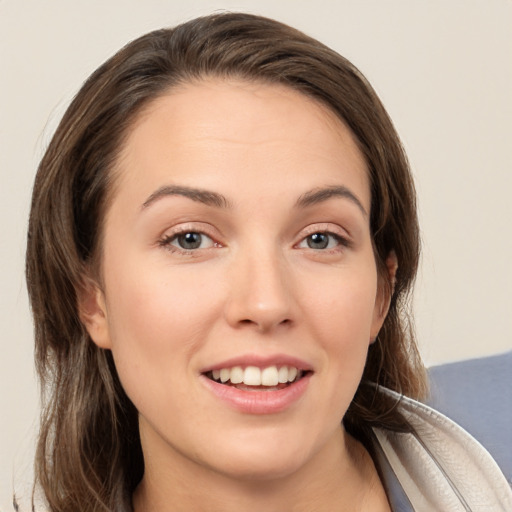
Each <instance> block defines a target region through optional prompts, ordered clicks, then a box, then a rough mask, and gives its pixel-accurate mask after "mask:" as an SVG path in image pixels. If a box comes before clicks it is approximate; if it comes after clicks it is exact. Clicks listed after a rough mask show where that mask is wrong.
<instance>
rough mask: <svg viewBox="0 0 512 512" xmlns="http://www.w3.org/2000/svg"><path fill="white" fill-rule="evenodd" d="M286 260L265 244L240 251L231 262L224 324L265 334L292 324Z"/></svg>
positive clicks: (273, 248) (276, 249)
mask: <svg viewBox="0 0 512 512" xmlns="http://www.w3.org/2000/svg"><path fill="white" fill-rule="evenodd" d="M287 267H288V265H287V263H286V258H285V257H284V255H283V254H282V252H281V251H280V250H279V248H278V247H277V246H276V245H275V244H272V243H269V241H268V240H266V241H264V242H262V243H254V244H250V246H246V247H241V248H240V249H239V250H238V251H237V254H236V256H235V257H234V261H233V262H232V267H231V273H230V274H231V275H230V297H229V300H228V304H227V305H226V314H227V318H228V321H229V322H230V323H231V324H233V325H237V326H240V325H242V324H244V325H245V324H250V325H254V326H256V327H257V328H258V330H259V331H266V330H269V329H271V328H273V327H275V326H277V325H280V324H284V323H288V322H290V321H291V320H292V318H291V317H292V299H293V297H292V293H291V283H290V275H289V274H290V273H289V269H288V268H287Z"/></svg>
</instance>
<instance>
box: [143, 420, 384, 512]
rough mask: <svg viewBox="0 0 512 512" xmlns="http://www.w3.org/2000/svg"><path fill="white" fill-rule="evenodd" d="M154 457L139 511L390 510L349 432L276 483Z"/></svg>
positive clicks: (363, 452) (370, 464)
mask: <svg viewBox="0 0 512 512" xmlns="http://www.w3.org/2000/svg"><path fill="white" fill-rule="evenodd" d="M148 455H149V454H146V453H145V459H146V460H150V461H151V463H150V464H148V463H146V468H145V473H144V478H143V480H142V481H141V483H140V484H139V486H138V487H137V489H136V491H135V493H134V496H133V504H134V510H135V512H143V511H147V510H151V511H152V512H177V511H182V510H194V511H197V512H213V511H219V512H220V511H222V512H239V511H240V510H243V511H244V512H260V511H261V510H265V511H267V512H278V511H282V510H293V511H294V512H309V511H311V510H315V511H317V512H332V511H333V510H336V511H340V512H343V511H347V512H348V511H350V512H355V511H359V510H372V511H376V512H381V511H382V512H388V511H389V510H390V509H389V505H388V502H387V498H386V495H385V492H384V489H383V487H382V484H381V482H380V480H379V477H378V474H377V471H376V469H375V466H374V465H373V461H372V459H371V457H370V456H369V454H368V452H367V451H366V450H365V448H364V447H363V446H362V445H361V444H360V443H359V442H358V441H356V440H355V439H353V438H352V437H350V436H349V435H348V434H347V433H346V432H345V431H344V430H343V429H340V431H339V432H337V433H336V435H334V436H333V438H332V440H331V441H330V442H329V443H327V444H326V445H325V446H324V448H323V449H322V450H321V451H320V452H319V453H318V454H316V455H315V456H314V457H313V458H312V459H311V460H310V461H309V462H308V463H307V464H306V465H304V466H303V467H301V468H300V469H298V470H297V471H294V472H293V473H291V474H287V475H285V476H281V477H278V478H272V479H264V478H259V479H242V478H236V477H233V475H226V474H221V473H218V472H215V471H213V470H212V469H211V468H207V467H204V466H201V465H198V464H196V463H195V462H192V461H190V460H188V459H187V460H182V463H180V464H176V461H173V464H169V465H168V466H164V465H163V464H162V462H163V461H162V460H159V457H153V456H151V457H148ZM152 455H154V454H152Z"/></svg>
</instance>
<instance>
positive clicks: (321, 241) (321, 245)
mask: <svg viewBox="0 0 512 512" xmlns="http://www.w3.org/2000/svg"><path fill="white" fill-rule="evenodd" d="M328 245H329V237H328V236H327V235H325V234H324V233H314V234H313V235H311V236H309V237H308V247H309V248H310V249H325V248H326V247H327V246H328Z"/></svg>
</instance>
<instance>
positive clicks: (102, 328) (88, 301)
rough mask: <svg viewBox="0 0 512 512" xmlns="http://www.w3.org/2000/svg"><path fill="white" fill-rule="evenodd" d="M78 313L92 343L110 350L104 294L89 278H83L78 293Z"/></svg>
mask: <svg viewBox="0 0 512 512" xmlns="http://www.w3.org/2000/svg"><path fill="white" fill-rule="evenodd" d="M78 313H79V316H80V320H81V322H82V324H83V325H84V326H85V328H86V329H87V332H88V333H89V336H90V337H91V339H92V341H94V343H95V344H96V345H98V347H100V348H105V349H110V348H111V343H110V333H109V328H108V318H107V308H106V302H105V294H104V293H103V291H102V290H101V287H100V286H99V284H98V283H97V282H96V281H95V280H94V279H92V278H90V277H85V278H84V280H83V282H82V285H81V287H80V290H79V292H78Z"/></svg>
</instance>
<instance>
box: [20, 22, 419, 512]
mask: <svg viewBox="0 0 512 512" xmlns="http://www.w3.org/2000/svg"><path fill="white" fill-rule="evenodd" d="M206 77H221V78H229V77H236V78H238V79H244V80H250V81H258V82H264V83H270V84H281V85H284V86H286V87H290V88H292V89H294V90H296V91H299V92H300V93H302V94H304V95H306V96H308V97H311V98H314V99H315V100H317V101H319V102H320V103H322V104H323V105H325V106H327V107H328V108H329V109H330V110H331V111H333V112H334V113H335V114H336V115H337V116H338V117H339V118H340V119H341V120H342V121H343V122H344V123H345V124H346V125H347V126H348V127H349V128H350V129H351V130H352V132H353V134H354V135H355V138H356V140H357V143H358V145H359V148H360V150H361V152H362V154H363V155H364V157H365V159H366V163H367V167H368V173H369V179H370V183H371V216H370V227H371V233H372V237H373V246H374V252H375V259H376V262H377V268H378V273H379V277H380V279H379V281H380V285H381V286H382V287H384V290H385V292H386V293H388V294H389V295H392V298H391V303H390V308H389V313H388V315H387V318H386V320H385V322H384V325H383V327H382V330H381V332H380V334H379V338H378V340H377V341H376V342H375V343H373V344H372V345H371V346H370V348H369V353H368V359H367V362H366V366H365V369H364V375H363V382H362V383H361V385H360V387H359V389H358V391H357V393H356V395H355V397H354V400H353V402H352V404H351V406H350V408H349V410H348V412H347V413H346V416H345V418H344V423H345V426H346V428H347V429H348V430H349V431H350V432H352V433H354V434H355V435H362V434H363V433H364V432H365V431H367V430H368V429H369V428H371V427H373V426H378V427H382V428H387V429H394V430H400V429H404V428H406V425H404V421H403V419H402V418H401V416H400V414H399V412H398V410H397V409H396V407H394V405H396V404H393V403H389V401H388V400H386V399H385V398H384V397H382V396H381V395H379V394H378V387H379V386H386V387H388V388H391V389H393V390H396V391H398V392H399V393H403V394H406V395H409V396H411V397H419V396H421V395H422V393H423V392H424V391H425V378H424V370H423V366H422V364H421V361H420V358H419V355H418V351H417V348H416V345H415V342H414V337H413V333H412V329H411V328H410V321H409V315H408V306H409V303H410V300H409V299H408V294H409V291H410V289H411V285H412V283H413V280H414V277H415V274H416V270H417V265H418V257H419V237H418V225H417V214H416V204H415V191H414V185H413V182H412V178H411V174H410V170H409V165H408V162H407V159H406V156H405V154H404V151H403V148H402V146H401V143H400V140H399V138H398V136H397V133H396V131H395V129H394V127H393V124H392V122H391V120H390V118H389V116H388V115H387V113H386V111H385V109H384V107H383V106H382V104H381V102H380V100H379V99H378V97H377V95H376V93H375V92H374V90H373V89H372V87H371V86H370V85H369V83H368V82H367V80H366V79H365V78H364V76H363V75H362V74H361V73H360V72H359V71H358V69H357V68H355V67H354V66H353V65H352V64H351V63H350V62H349V61H348V60H346V59H345V58H343V57H342V56H340V55H339V54H338V53H336V52H335V51H333V50H331V49H329V48H328V47H326V46H324V45H323V44H321V43H320V42H318V41H316V40H315V39H312V38H310V37H308V36H306V35H305V34H303V33H301V32H299V31H297V30H295V29H293V28H291V27H288V26H286V25H284V24H281V23H279V22H276V21H273V20H270V19H267V18H263V17H259V16H254V15H249V14H237V13H223V14H214V15H211V16H206V17H201V18H197V19H194V20H192V21H189V22H187V23H184V24H182V25H179V26H177V27H175V28H171V29H163V30H157V31H154V32H151V33H149V34H146V35H144V36H142V37H140V38H138V39H136V40H134V41H133V42H131V43H129V44H128V45H127V46H125V47H124V48H122V49H121V50H120V51H119V52H118V53H117V54H115V55H114V56H113V57H111V58H110V59H109V60H107V61H106V62H105V63H104V64H103V65H102V66H101V67H99V68H98V69H97V70H96V71H95V72H94V73H93V74H92V75H91V76H90V77H89V79H88V80H87V81H86V82H85V83H84V85H83V86H82V88H81V89H80V91H79V92H78V93H77V95H76V96H75V98H74V99H73V101H72V103H71V104H70V106H69V108H68V109H67V111H66V113H65V114H64V116H63V118H62V120H61V122H60V124H59V126H58V128H57V130H56V132H55V134H54V136H53V138H52V140H51V142H50V144H49V147H48V149H47V151H46V153H45V155H44V157H43V158H42V161H41V163H40V165H39V168H38V171H37V176H36V180H35V184H34V189H33V197H32V206H31V213H30V220H29V229H28V242H27V258H26V276H27V283H28V290H29V296H30V301H31V307H32V313H33V317H34V322H35V358H36V365H37V371H38V374H39V377H40V380H41V383H42V403H43V408H42V414H41V426H40V433H39V441H38V447H37V454H36V462H35V464H36V485H37V487H38V488H40V489H42V491H43V494H44V496H45V499H46V502H47V505H48V507H49V509H50V510H51V511H52V512H64V511H66V512H69V511H75V510H80V511H81V512H100V511H119V512H121V511H129V510H131V494H132V492H133V490H134V489H135V487H136V485H137V484H138V482H139V481H140V479H141V477H142V474H143V472H144V462H143V457H142V451H141V446H140V439H139V433H138V419H137V411H136V409H135V407H134V406H133V404H132V403H131V402H130V400H129V399H128V397H127V396H126V394H125V392H124V391H123V388H122V386H121V384H120V381H119V378H118V376H117V373H116V369H115V366H114V363H113V358H112V355H111V353H110V352H109V351H108V350H103V349H100V348H98V347H97V346H96V345H95V344H94V343H93V342H92V341H91V339H90V337H89V336H88V334H87V331H86V329H85V328H84V326H83V325H82V323H81V321H80V318H79V314H78V304H77V297H78V294H79V292H80V289H81V287H82V286H83V284H84V275H86V271H87V269H88V268H90V267H91V266H93V267H94V266H95V265H97V264H98V262H99V260H100V254H101V236H102V228H103V219H104V217H105V211H106V208H107V207H108V204H109V201H110V200H111V195H112V194H113V188H114V187H113V177H112V173H111V169H112V167H113V165H114V163H115V162H116V158H117V156H118V154H119V151H120V149H121V147H122V145H123V143H124V140H125V138H126V136H127V133H128V132H129V129H130V127H131V126H132V125H133V123H134V121H135V119H136V118H137V115H138V114H139V113H140V112H141V109H143V108H144V107H145V106H147V105H148V103H149V102H151V101H153V100H155V99H156V98H157V97H159V96H162V95H164V94H166V93H167V92H168V91H169V90H170V89H172V88H173V87H175V86H177V85H180V84H184V83H185V84H186V83H190V82H195V81H200V80H201V79H204V78H206ZM391 251H394V252H395V253H396V256H397V259H398V262H399V267H398V271H397V274H396V283H395V284H394V290H393V286H392V284H391V283H390V282H389V278H388V275H387V274H388V273H387V271H386V265H385V261H386V258H387V256H388V255H389V254H390V252H391ZM366 381H370V382H374V383H377V386H366V385H365V382H366Z"/></svg>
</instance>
